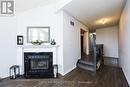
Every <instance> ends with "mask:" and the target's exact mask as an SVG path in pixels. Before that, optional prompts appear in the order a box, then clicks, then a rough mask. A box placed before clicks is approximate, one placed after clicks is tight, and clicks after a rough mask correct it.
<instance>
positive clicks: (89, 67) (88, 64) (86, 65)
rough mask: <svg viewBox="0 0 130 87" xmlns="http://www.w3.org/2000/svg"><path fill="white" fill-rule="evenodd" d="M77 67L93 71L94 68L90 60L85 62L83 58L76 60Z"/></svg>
mask: <svg viewBox="0 0 130 87" xmlns="http://www.w3.org/2000/svg"><path fill="white" fill-rule="evenodd" d="M77 67H79V68H81V69H84V70H88V71H92V72H95V71H96V68H95V64H94V63H92V62H87V61H85V60H82V59H79V60H78V62H77Z"/></svg>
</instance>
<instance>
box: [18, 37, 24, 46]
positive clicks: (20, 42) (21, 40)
mask: <svg viewBox="0 0 130 87" xmlns="http://www.w3.org/2000/svg"><path fill="white" fill-rule="evenodd" d="M17 45H23V36H22V35H17Z"/></svg>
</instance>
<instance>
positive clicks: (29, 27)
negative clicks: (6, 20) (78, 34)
mask: <svg viewBox="0 0 130 87" xmlns="http://www.w3.org/2000/svg"><path fill="white" fill-rule="evenodd" d="M31 28H37V29H41V28H42V29H44V28H47V29H48V33H49V34H48V35H49V36H48V41H44V42H43V43H50V27H49V26H28V27H27V43H31V42H30V41H29V29H31Z"/></svg>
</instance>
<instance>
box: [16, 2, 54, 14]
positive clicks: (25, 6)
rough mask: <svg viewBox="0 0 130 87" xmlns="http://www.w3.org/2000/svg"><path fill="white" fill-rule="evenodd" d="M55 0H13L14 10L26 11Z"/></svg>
mask: <svg viewBox="0 0 130 87" xmlns="http://www.w3.org/2000/svg"><path fill="white" fill-rule="evenodd" d="M54 2H56V0H15V7H16V12H23V11H27V10H30V9H33V8H36V7H39V6H46V5H48V4H51V3H54Z"/></svg>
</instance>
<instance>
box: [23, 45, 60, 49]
mask: <svg viewBox="0 0 130 87" xmlns="http://www.w3.org/2000/svg"><path fill="white" fill-rule="evenodd" d="M22 47H23V48H25V49H26V48H57V47H59V45H23V46H22Z"/></svg>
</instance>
